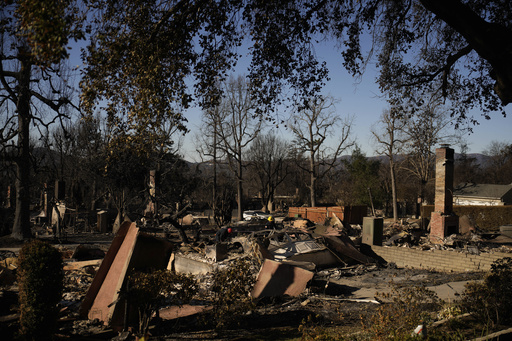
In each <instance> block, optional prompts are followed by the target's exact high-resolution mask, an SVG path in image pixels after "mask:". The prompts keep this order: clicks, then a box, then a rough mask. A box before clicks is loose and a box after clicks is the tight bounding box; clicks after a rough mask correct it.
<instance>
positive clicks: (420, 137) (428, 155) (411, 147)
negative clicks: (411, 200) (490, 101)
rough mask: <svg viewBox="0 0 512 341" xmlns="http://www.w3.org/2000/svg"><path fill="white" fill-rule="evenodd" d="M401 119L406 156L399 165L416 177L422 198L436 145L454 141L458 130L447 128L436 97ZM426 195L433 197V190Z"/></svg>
mask: <svg viewBox="0 0 512 341" xmlns="http://www.w3.org/2000/svg"><path fill="white" fill-rule="evenodd" d="M404 119H405V120H406V125H405V127H404V141H405V146H404V152H405V153H406V154H407V158H406V160H405V162H404V166H403V167H404V168H405V169H406V170H407V171H408V173H409V174H410V175H412V176H413V178H415V179H416V180H417V181H418V185H419V190H418V196H419V198H421V199H422V200H423V199H424V198H425V195H426V187H427V184H429V183H430V182H431V181H432V180H433V179H434V177H433V175H434V166H435V149H436V147H439V146H440V145H441V144H450V143H456V142H458V139H459V138H460V136H459V135H460V132H459V133H458V134H456V133H455V132H453V131H450V129H449V127H451V120H450V117H449V115H448V114H447V112H446V111H445V110H444V108H443V106H442V104H441V102H440V101H438V100H432V101H431V102H429V103H427V104H425V106H424V107H422V109H421V110H419V111H418V112H417V114H416V115H412V116H407V117H404ZM429 196H432V198H428V199H433V193H431V195H429Z"/></svg>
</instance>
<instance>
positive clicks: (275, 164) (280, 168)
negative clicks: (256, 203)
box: [247, 130, 290, 211]
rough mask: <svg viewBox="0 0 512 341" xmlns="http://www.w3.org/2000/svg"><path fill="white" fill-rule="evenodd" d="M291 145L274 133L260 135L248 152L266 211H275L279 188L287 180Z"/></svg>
mask: <svg viewBox="0 0 512 341" xmlns="http://www.w3.org/2000/svg"><path fill="white" fill-rule="evenodd" d="M289 149H290V147H289V145H288V144H287V143H286V142H285V141H283V140H281V139H280V138H279V137H278V136H276V134H275V132H274V131H272V130H271V131H269V132H268V133H267V134H265V135H261V134H260V135H258V137H256V138H255V139H254V141H252V144H251V146H250V148H249V150H248V153H247V155H248V160H249V165H250V167H251V168H252V169H253V170H254V172H253V176H254V178H255V180H256V182H257V183H258V188H259V192H260V193H261V201H262V205H263V206H264V207H265V210H268V211H273V205H274V196H275V193H276V189H277V186H279V185H280V184H281V183H282V182H283V181H284V179H285V178H286V176H287V174H288V172H287V163H286V160H287V158H288V154H289Z"/></svg>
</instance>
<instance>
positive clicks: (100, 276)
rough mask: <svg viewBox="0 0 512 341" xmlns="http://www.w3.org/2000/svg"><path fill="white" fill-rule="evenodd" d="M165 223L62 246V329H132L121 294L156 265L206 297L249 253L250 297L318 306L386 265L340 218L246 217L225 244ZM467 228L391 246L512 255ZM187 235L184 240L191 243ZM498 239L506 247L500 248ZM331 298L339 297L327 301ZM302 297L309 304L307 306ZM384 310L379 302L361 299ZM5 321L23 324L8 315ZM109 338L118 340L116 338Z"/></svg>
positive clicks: (404, 231) (8, 274)
mask: <svg viewBox="0 0 512 341" xmlns="http://www.w3.org/2000/svg"><path fill="white" fill-rule="evenodd" d="M180 220H181V224H180V223H179V222H177V220H175V219H173V220H172V221H164V222H163V223H162V224H161V226H160V227H157V228H154V227H152V228H144V226H143V225H142V224H136V223H132V222H125V223H124V224H123V225H122V226H121V227H120V228H119V231H118V232H117V234H116V235H115V236H114V238H113V239H112V238H111V237H110V240H111V241H109V240H108V238H107V240H106V241H105V242H103V243H99V244H98V243H91V244H93V245H87V244H80V245H78V246H76V245H75V246H72V247H67V246H66V244H61V245H57V246H58V247H59V249H60V251H61V252H62V254H63V258H64V260H65V267H64V271H65V274H66V277H65V293H64V295H63V300H62V302H61V303H60V305H61V308H62V310H61V314H62V319H63V320H65V321H68V322H69V323H68V324H67V325H66V326H65V327H63V329H61V331H62V333H67V334H68V335H82V336H83V335H87V334H91V335H92V334H94V335H95V336H98V335H101V333H106V331H107V330H109V331H111V332H112V331H121V330H123V329H124V328H125V327H126V326H125V324H126V319H125V317H126V315H125V314H126V309H125V308H126V307H125V306H124V301H123V299H121V297H120V296H119V292H120V290H121V288H122V286H123V284H124V283H125V281H126V276H127V275H128V274H129V272H130V271H132V270H133V269H136V268H144V267H148V266H151V267H152V268H153V269H159V268H160V269H168V270H172V271H176V272H182V273H190V274H194V275H195V276H196V279H197V281H198V283H199V285H200V287H201V291H202V292H203V293H205V292H206V293H207V292H208V290H209V286H210V285H211V276H212V273H213V272H214V271H215V270H216V269H219V268H223V267H226V266H227V265H229V264H230V263H231V262H233V261H234V260H236V259H238V258H241V257H244V258H247V259H250V260H251V262H252V263H253V265H254V266H253V267H252V271H254V274H253V275H254V277H255V278H256V284H255V285H254V288H253V290H252V292H251V295H252V296H253V297H254V298H257V299H263V298H265V297H283V296H285V297H291V298H293V297H299V296H300V297H306V298H307V297H309V298H308V299H306V301H307V300H309V301H308V302H312V301H314V300H329V299H331V300H332V299H336V300H343V299H347V300H350V298H349V297H344V296H343V294H342V291H341V289H339V288H337V287H336V284H335V283H334V282H335V279H339V278H341V277H344V276H354V275H357V274H361V273H365V272H369V271H375V270H376V269H379V268H381V267H383V266H385V264H383V263H382V262H379V260H378V259H375V258H372V257H371V256H369V255H367V254H365V253H364V252H363V250H362V249H361V248H360V246H361V241H362V238H361V234H362V227H361V226H360V225H358V224H344V223H343V222H342V221H341V220H340V219H338V218H337V217H331V218H329V219H326V220H325V222H324V223H321V224H318V223H313V222H311V221H309V220H307V219H303V218H300V217H295V218H289V217H283V216H281V217H279V216H277V217H276V225H275V227H274V228H271V229H269V228H268V226H267V222H266V220H264V219H261V220H258V219H256V220H249V221H241V222H235V223H232V224H230V225H229V227H230V229H231V230H232V232H231V233H230V234H229V237H228V239H227V240H226V241H224V242H216V241H215V232H216V231H217V228H216V227H214V226H212V225H210V224H208V219H205V218H204V217H195V216H194V215H188V216H186V219H185V218H182V219H180ZM461 221H462V222H463V223H462V224H461V231H463V233H461V234H457V235H456V236H448V237H447V238H446V242H445V243H444V244H442V245H440V244H432V243H431V242H430V241H429V240H428V238H427V231H426V229H425V228H424V227H421V226H420V222H419V221H418V220H412V219H411V220H402V221H398V222H395V223H389V224H386V225H385V226H384V238H383V244H384V245H394V246H402V247H411V248H421V249H423V250H427V249H430V248H452V249H454V250H461V251H462V250H464V251H465V252H467V251H468V250H472V252H486V251H488V250H490V249H492V248H498V247H499V248H500V250H501V251H505V250H506V251H508V252H511V251H512V249H511V248H510V245H512V243H509V241H511V240H512V239H510V238H509V239H508V240H507V239H506V238H508V237H506V236H504V235H500V236H497V235H489V234H485V233H481V231H479V229H478V227H476V226H474V224H473V225H471V222H469V223H468V224H466V223H465V222H467V221H469V220H466V218H463V219H461ZM184 236H185V237H184ZM496 239H498V240H500V241H501V242H503V243H499V244H498V243H496ZM15 270H16V255H15V253H13V252H7V251H4V252H3V253H2V254H0V282H1V283H0V284H1V286H2V288H3V289H4V290H3V291H2V292H10V291H15V290H16V278H15V275H14V273H15ZM329 294H331V295H332V297H331V298H329ZM326 295H327V296H326ZM306 301H304V302H306ZM361 302H365V303H370V304H379V302H377V301H375V300H373V299H372V298H369V299H364V300H361ZM207 306H208V301H204V302H201V303H200V304H199V303H198V304H195V305H191V306H187V307H182V308H180V309H173V308H172V307H164V309H162V316H164V318H165V317H166V316H167V318H176V317H179V316H187V315H190V314H197V313H200V312H202V311H205V309H207ZM2 313H3V314H4V317H3V321H4V322H2V323H6V322H5V321H9V319H11V320H10V321H12V320H13V319H15V318H16V316H15V313H14V314H13V312H12V311H3V312H2ZM109 335H111V334H109Z"/></svg>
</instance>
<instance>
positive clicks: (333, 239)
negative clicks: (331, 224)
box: [323, 235, 376, 265]
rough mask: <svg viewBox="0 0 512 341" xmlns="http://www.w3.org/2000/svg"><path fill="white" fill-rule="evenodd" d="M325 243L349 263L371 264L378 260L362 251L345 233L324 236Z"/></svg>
mask: <svg viewBox="0 0 512 341" xmlns="http://www.w3.org/2000/svg"><path fill="white" fill-rule="evenodd" d="M323 238H324V241H325V245H327V247H328V248H329V249H330V250H332V251H333V252H335V253H336V254H337V255H338V256H339V257H340V258H341V259H342V260H343V261H344V262H346V263H347V264H349V265H350V264H355V263H362V264H369V263H375V262H376V261H375V260H374V259H373V258H371V257H368V256H366V255H365V254H363V253H361V252H360V251H359V250H358V249H357V248H356V246H355V245H354V243H353V242H352V240H351V239H350V238H349V237H347V236H344V235H340V236H324V237H323Z"/></svg>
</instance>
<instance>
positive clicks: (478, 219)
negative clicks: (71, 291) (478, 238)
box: [421, 205, 512, 232]
mask: <svg viewBox="0 0 512 341" xmlns="http://www.w3.org/2000/svg"><path fill="white" fill-rule="evenodd" d="M433 211H434V205H426V206H422V207H421V216H422V217H424V218H427V219H430V216H431V213H432V212H433ZM453 212H454V213H455V214H456V215H458V216H459V217H462V216H464V215H467V216H468V217H470V218H471V219H473V220H474V221H475V223H476V225H477V226H478V227H479V228H481V229H483V230H485V231H489V232H497V231H499V230H500V226H502V225H509V224H512V205H510V206H453Z"/></svg>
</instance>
